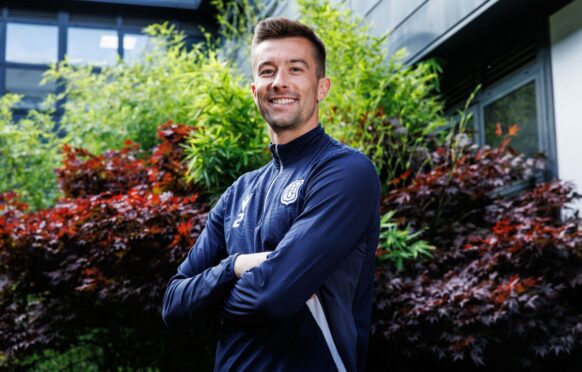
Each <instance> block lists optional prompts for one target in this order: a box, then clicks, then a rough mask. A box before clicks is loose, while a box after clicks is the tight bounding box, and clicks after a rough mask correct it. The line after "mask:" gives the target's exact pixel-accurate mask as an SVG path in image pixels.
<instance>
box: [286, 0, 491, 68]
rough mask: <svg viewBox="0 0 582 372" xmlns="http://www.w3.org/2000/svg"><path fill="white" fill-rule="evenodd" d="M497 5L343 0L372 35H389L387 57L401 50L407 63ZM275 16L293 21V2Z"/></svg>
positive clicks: (458, 0)
mask: <svg viewBox="0 0 582 372" xmlns="http://www.w3.org/2000/svg"><path fill="white" fill-rule="evenodd" d="M332 1H333V2H339V0H332ZM497 1H498V0H407V1H402V0H347V1H346V5H347V6H348V7H349V8H350V9H352V10H354V11H355V12H356V13H357V14H359V15H360V16H363V17H364V18H365V20H366V21H368V22H370V23H371V24H372V27H373V28H372V33H373V34H374V35H376V36H380V35H384V34H386V33H389V36H388V39H387V43H386V47H387V49H388V53H389V55H391V54H392V53H394V52H396V51H397V50H398V49H400V48H403V47H405V48H406V50H407V52H408V56H407V62H415V61H418V60H419V59H420V58H422V57H423V56H424V55H426V54H427V53H429V52H430V51H431V50H433V49H434V48H435V47H437V46H438V45H440V43H442V42H443V41H444V40H446V39H447V38H448V37H450V36H451V35H452V34H454V33H455V32H457V31H459V30H460V29H461V28H462V27H463V26H464V25H466V24H467V23H469V22H470V21H472V20H473V19H475V18H476V17H477V16H479V15H480V14H481V13H483V12H484V11H485V10H487V9H488V8H489V7H490V6H492V5H494V4H495V3H496V2H497ZM278 14H281V15H285V16H288V17H293V18H295V17H297V8H296V6H295V4H294V1H293V0H286V1H284V2H283V3H282V5H281V7H280V11H279V12H278Z"/></svg>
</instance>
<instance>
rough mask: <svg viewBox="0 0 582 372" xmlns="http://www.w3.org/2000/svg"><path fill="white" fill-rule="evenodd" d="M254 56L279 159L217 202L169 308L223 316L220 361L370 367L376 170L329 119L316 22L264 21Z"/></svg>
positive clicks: (187, 314)
mask: <svg viewBox="0 0 582 372" xmlns="http://www.w3.org/2000/svg"><path fill="white" fill-rule="evenodd" d="M251 60H252V69H253V76H254V83H253V84H252V85H251V90H252V93H253V96H254V99H255V102H256V105H257V107H258V109H259V111H260V113H261V115H262V116H263V118H264V119H265V121H266V122H267V124H268V132H269V136H270V139H271V143H270V144H269V149H270V150H271V152H272V156H273V159H272V161H271V162H269V163H268V164H267V165H265V166H263V167H262V168H260V169H257V170H255V171H252V172H249V173H246V174H244V175H242V176H241V177H240V178H239V179H238V180H237V181H236V182H234V183H233V184H232V185H231V186H230V187H229V188H228V189H227V190H226V191H225V192H224V194H223V195H222V196H221V197H220V199H219V201H218V202H217V204H216V205H215V206H214V208H213V209H212V210H211V212H210V213H209V216H208V222H207V224H206V227H205V229H204V231H203V232H202V234H201V235H200V237H199V238H198V240H197V242H196V244H195V245H194V247H193V249H191V250H190V252H189V254H188V257H187V258H186V259H185V260H184V262H183V263H182V264H181V265H180V266H179V267H178V272H177V274H176V275H174V276H173V277H172V278H171V279H170V282H169V284H168V288H167V290H166V293H165V295H164V304H163V319H164V321H165V323H166V324H167V325H168V326H169V327H171V328H176V329H178V328H183V327H187V326H188V324H189V323H190V322H193V321H199V320H200V319H201V318H202V316H203V315H208V314H215V315H217V316H218V319H219V321H220V326H219V334H218V345H217V350H216V362H215V370H218V371H227V370H228V371H231V370H232V371H290V370H297V371H315V370H317V371H333V370H339V371H346V370H347V371H356V370H358V371H363V370H364V369H365V362H366V353H367V347H368V337H369V329H370V317H371V306H372V290H373V278H374V260H375V249H376V246H377V244H378V235H379V225H380V222H379V199H380V183H379V180H378V176H377V173H376V169H375V168H374V166H373V165H372V163H371V162H370V160H369V159H368V158H367V157H366V156H365V155H363V154H362V153H361V152H359V151H357V150H354V149H352V148H350V147H348V146H346V145H343V144H341V143H339V142H337V141H335V140H333V139H332V138H331V137H329V136H328V135H327V134H326V133H325V131H324V129H323V127H322V126H321V125H320V124H319V121H318V105H319V102H320V101H322V100H323V99H324V98H325V97H326V95H327V93H328V91H329V89H330V80H329V78H327V77H326V76H325V47H324V45H323V43H322V41H321V40H320V39H319V38H318V37H317V36H316V35H315V34H314V33H313V31H312V30H311V29H310V28H308V27H307V26H305V25H303V24H301V23H299V22H295V21H291V20H288V19H286V18H270V19H267V20H264V21H262V22H260V23H259V24H258V25H257V27H256V29H255V34H254V37H253V43H252V53H251Z"/></svg>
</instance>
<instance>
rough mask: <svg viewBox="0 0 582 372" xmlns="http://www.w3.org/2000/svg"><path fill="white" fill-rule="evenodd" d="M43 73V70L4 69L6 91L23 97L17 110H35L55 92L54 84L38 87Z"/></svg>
mask: <svg viewBox="0 0 582 372" xmlns="http://www.w3.org/2000/svg"><path fill="white" fill-rule="evenodd" d="M43 72H44V70H26V69H21V68H7V69H6V91H7V92H10V93H20V94H24V95H25V97H24V98H23V100H22V101H20V103H19V104H18V106H17V107H18V108H23V109H31V108H37V107H38V106H39V105H40V103H41V102H42V100H43V99H44V98H45V96H46V95H47V94H48V93H50V92H54V91H55V84H54V83H49V84H46V85H43V86H40V85H39V83H40V81H41V79H42V74H43Z"/></svg>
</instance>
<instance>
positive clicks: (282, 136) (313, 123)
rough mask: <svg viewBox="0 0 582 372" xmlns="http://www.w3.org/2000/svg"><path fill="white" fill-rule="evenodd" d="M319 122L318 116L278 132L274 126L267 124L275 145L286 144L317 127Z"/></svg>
mask: <svg viewBox="0 0 582 372" xmlns="http://www.w3.org/2000/svg"><path fill="white" fill-rule="evenodd" d="M318 123H319V122H318V120H317V117H316V118H315V120H310V121H309V122H308V123H304V124H302V125H299V126H297V127H295V128H289V129H284V130H280V131H278V132H276V131H274V130H273V128H271V126H270V125H267V129H268V131H269V138H270V139H271V143H273V144H275V145H284V144H286V143H289V142H291V141H293V140H294V139H295V138H297V137H300V136H302V135H303V134H305V133H307V132H309V131H310V130H312V129H314V128H316V127H317V125H318Z"/></svg>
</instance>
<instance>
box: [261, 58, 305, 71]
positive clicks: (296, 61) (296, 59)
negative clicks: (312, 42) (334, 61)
mask: <svg viewBox="0 0 582 372" xmlns="http://www.w3.org/2000/svg"><path fill="white" fill-rule="evenodd" d="M289 63H301V64H303V65H305V67H307V68H309V63H307V61H305V60H304V59H302V58H295V59H290V60H289ZM266 65H271V66H272V65H274V63H273V62H271V61H264V62H261V63H259V66H257V71H260V70H261V68H262V67H264V66H266Z"/></svg>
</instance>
